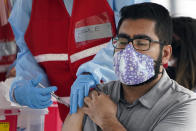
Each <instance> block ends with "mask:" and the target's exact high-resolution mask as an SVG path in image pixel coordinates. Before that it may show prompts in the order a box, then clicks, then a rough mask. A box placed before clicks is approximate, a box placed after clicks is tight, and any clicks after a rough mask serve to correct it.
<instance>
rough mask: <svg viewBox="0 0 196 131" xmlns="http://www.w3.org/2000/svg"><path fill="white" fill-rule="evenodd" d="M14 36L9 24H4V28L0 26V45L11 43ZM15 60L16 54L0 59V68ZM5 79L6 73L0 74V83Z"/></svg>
mask: <svg viewBox="0 0 196 131" xmlns="http://www.w3.org/2000/svg"><path fill="white" fill-rule="evenodd" d="M13 40H14V35H13V32H12V29H11V26H10V24H9V23H8V24H6V25H4V26H0V44H6V42H9V41H13ZM15 59H16V54H14V55H7V56H1V57H0V66H6V65H9V64H10V65H11V64H12V63H13V62H14V60H15ZM5 78H6V71H5V72H0V81H4V80H5Z"/></svg>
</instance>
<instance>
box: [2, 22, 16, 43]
mask: <svg viewBox="0 0 196 131" xmlns="http://www.w3.org/2000/svg"><path fill="white" fill-rule="evenodd" d="M13 40H14V34H13V32H12V29H11V26H10V24H9V23H8V24H6V25H4V26H0V42H1V41H13Z"/></svg>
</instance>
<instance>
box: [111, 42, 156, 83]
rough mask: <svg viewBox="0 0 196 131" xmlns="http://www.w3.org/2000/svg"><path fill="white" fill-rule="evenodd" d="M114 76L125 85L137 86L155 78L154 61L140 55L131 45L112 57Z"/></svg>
mask: <svg viewBox="0 0 196 131" xmlns="http://www.w3.org/2000/svg"><path fill="white" fill-rule="evenodd" d="M113 61H114V69H115V74H116V75H117V76H118V78H119V80H120V81H121V82H122V83H123V84H125V85H138V84H141V83H143V82H146V81H147V80H149V79H150V78H152V77H153V76H155V70H154V60H153V59H152V58H151V57H150V56H147V55H144V54H141V53H139V52H137V51H135V49H134V48H133V46H132V45H131V44H129V45H127V46H126V48H125V49H124V50H121V51H119V52H116V53H115V55H114V59H113Z"/></svg>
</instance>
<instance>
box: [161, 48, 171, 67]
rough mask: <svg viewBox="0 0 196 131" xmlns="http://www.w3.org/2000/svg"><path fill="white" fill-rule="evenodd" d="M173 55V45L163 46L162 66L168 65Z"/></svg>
mask: <svg viewBox="0 0 196 131" xmlns="http://www.w3.org/2000/svg"><path fill="white" fill-rule="evenodd" d="M171 55H172V47H171V45H165V46H163V50H162V64H163V65H164V64H167V63H168V61H169V59H170V57H171Z"/></svg>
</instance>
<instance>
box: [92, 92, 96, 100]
mask: <svg viewBox="0 0 196 131" xmlns="http://www.w3.org/2000/svg"><path fill="white" fill-rule="evenodd" d="M91 96H92V100H95V99H96V97H97V96H98V92H97V91H92V93H91Z"/></svg>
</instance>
